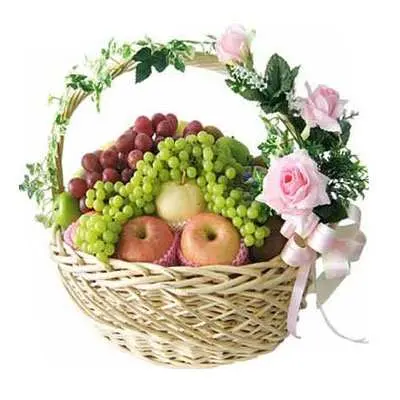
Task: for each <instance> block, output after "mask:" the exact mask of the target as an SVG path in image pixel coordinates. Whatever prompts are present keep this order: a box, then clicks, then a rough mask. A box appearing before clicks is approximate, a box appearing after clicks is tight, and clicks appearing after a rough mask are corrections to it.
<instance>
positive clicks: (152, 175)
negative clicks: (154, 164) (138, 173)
mask: <svg viewBox="0 0 400 400" xmlns="http://www.w3.org/2000/svg"><path fill="white" fill-rule="evenodd" d="M157 174H158V172H157V170H156V169H154V168H150V170H149V171H148V173H147V176H148V177H149V178H153V179H154V178H156V177H157Z"/></svg>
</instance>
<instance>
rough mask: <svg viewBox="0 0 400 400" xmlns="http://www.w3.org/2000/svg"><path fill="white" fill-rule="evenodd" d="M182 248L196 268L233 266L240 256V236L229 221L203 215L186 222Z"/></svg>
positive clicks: (211, 215) (206, 214) (218, 216)
mask: <svg viewBox="0 0 400 400" xmlns="http://www.w3.org/2000/svg"><path fill="white" fill-rule="evenodd" d="M180 246H181V252H182V255H183V256H184V257H185V258H186V260H188V261H189V262H191V263H193V264H194V265H231V264H232V262H233V260H234V259H235V258H236V256H237V254H238V253H239V249H240V236H239V233H238V231H237V230H236V228H235V227H234V226H233V225H232V223H231V222H230V221H229V220H228V219H226V218H224V217H222V216H220V215H216V214H210V213H201V214H198V215H196V216H194V217H192V218H190V220H189V221H188V222H187V223H186V225H185V227H184V228H183V231H182V237H181V244H180Z"/></svg>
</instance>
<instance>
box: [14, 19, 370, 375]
mask: <svg viewBox="0 0 400 400" xmlns="http://www.w3.org/2000/svg"><path fill="white" fill-rule="evenodd" d="M251 37H252V34H251V33H249V32H247V31H246V30H245V29H244V28H243V27H240V26H232V27H230V28H228V29H227V31H226V32H225V33H224V34H223V35H222V36H221V37H220V38H218V39H217V38H215V37H213V36H208V38H207V40H205V41H201V42H197V41H187V40H172V41H170V42H168V43H166V44H160V43H156V42H153V41H152V40H150V39H148V38H146V39H145V40H141V41H137V42H133V43H123V44H117V43H116V42H115V41H110V43H109V44H108V46H107V47H106V48H104V49H102V51H101V56H100V57H99V58H98V59H97V60H92V61H88V62H87V64H86V65H85V69H83V70H80V69H78V68H76V67H75V68H74V70H73V71H72V72H71V73H70V74H69V75H68V76H67V78H66V91H65V93H64V94H63V95H62V96H61V97H52V98H51V100H52V101H54V102H56V103H57V105H58V108H57V112H56V116H55V122H54V126H53V129H52V132H51V135H50V137H49V151H48V154H47V155H46V157H45V159H44V161H43V162H39V163H35V164H28V174H27V175H26V176H25V179H24V182H23V183H22V184H21V185H20V189H21V190H23V191H26V192H27V193H28V195H29V197H33V198H34V199H36V201H37V202H38V204H39V205H40V208H41V213H40V214H39V215H38V216H37V219H38V220H39V221H40V222H42V223H43V224H44V225H45V226H48V227H51V228H52V240H51V244H50V248H51V255H52V259H53V260H54V261H55V263H56V264H57V266H58V269H59V272H60V276H61V279H62V282H63V284H64V286H65V288H66V289H67V291H68V293H69V294H70V296H71V298H72V299H73V300H74V302H75V303H76V304H77V305H78V307H79V308H80V309H81V310H82V311H83V312H84V313H85V314H86V315H87V316H88V317H89V318H90V319H91V320H92V321H93V322H94V323H95V324H96V325H97V327H98V328H99V330H100V331H101V333H102V335H103V336H104V337H105V338H107V339H109V340H110V341H111V342H113V343H115V344H117V345H118V346H119V347H121V348H122V349H125V350H127V351H130V352H132V353H134V354H136V355H139V356H141V357H144V358H146V359H149V360H152V361H156V362H158V363H162V364H167V365H170V366H176V367H197V368H198V367H212V366H217V365H221V364H228V363H232V362H234V361H238V360H247V359H250V358H253V357H255V356H257V355H260V354H264V353H268V352H270V351H272V350H274V349H275V348H276V347H277V346H278V345H279V344H280V343H282V342H283V341H284V339H285V338H286V337H287V336H288V335H289V334H292V335H294V336H296V322H297V319H298V312H299V310H300V309H301V308H303V307H305V305H306V302H305V296H306V294H307V293H308V292H309V291H311V290H312V291H314V292H316V293H317V306H318V308H320V309H321V310H322V305H323V303H324V301H325V300H326V299H327V298H328V297H329V296H330V294H331V293H332V292H333V291H334V290H335V288H336V287H337V286H338V285H339V284H340V282H341V281H342V280H343V278H344V277H345V276H346V275H347V274H348V273H349V270H350V262H352V261H356V260H358V258H359V256H360V254H361V251H362V248H363V246H364V243H365V237H364V235H363V234H362V232H361V231H360V229H359V228H360V219H361V213H360V211H359V209H358V208H357V207H356V206H355V205H354V204H352V203H350V201H351V200H355V199H357V198H358V197H359V196H362V195H363V192H364V190H365V189H366V188H367V174H366V169H365V167H364V166H363V165H362V164H361V163H360V162H359V160H358V159H357V158H356V157H355V156H354V155H353V154H352V153H351V152H350V150H349V149H348V147H347V142H348V139H349V135H350V129H351V122H350V121H351V119H352V118H353V117H354V116H355V115H356V113H354V112H351V113H347V112H346V111H344V103H345V102H344V101H343V100H341V99H340V97H339V94H338V93H337V92H336V91H334V90H333V89H330V88H328V87H326V86H319V87H318V88H317V89H316V90H314V91H313V92H312V91H311V89H310V88H309V87H308V86H307V88H308V91H309V93H308V97H307V98H300V97H297V96H296V94H295V91H294V83H295V78H296V76H297V73H298V69H299V68H298V67H296V68H293V69H291V68H290V67H289V65H288V64H287V62H286V61H285V60H284V59H283V58H281V57H280V56H278V55H276V54H275V55H273V56H272V57H271V58H270V60H269V62H268V65H267V68H266V72H265V75H261V74H259V73H257V72H256V69H255V66H254V62H253V55H252V53H251ZM169 65H172V66H173V67H175V68H176V69H177V70H180V71H182V72H183V71H185V68H186V67H197V68H203V69H207V70H210V71H216V72H219V73H222V74H224V75H225V81H226V83H227V85H228V86H229V87H230V89H232V91H233V92H235V93H237V94H239V95H241V96H243V97H244V98H246V99H248V100H249V101H253V102H255V103H256V104H257V105H258V106H259V107H260V109H261V112H262V114H261V117H262V119H263V121H264V123H265V127H266V131H267V132H266V139H265V141H264V142H262V143H260V146H259V149H260V155H258V156H252V155H251V154H250V153H249V151H248V150H247V148H246V146H245V145H244V144H242V143H240V142H239V141H237V140H236V139H234V138H232V137H229V136H226V135H224V133H223V132H221V130H220V129H218V128H216V127H214V126H210V125H209V126H204V125H203V124H202V123H200V122H199V121H197V120H194V121H192V122H189V123H186V122H184V121H181V120H178V118H177V117H176V116H175V115H174V114H166V115H164V114H161V113H157V114H155V115H154V116H153V118H152V119H150V118H147V117H144V116H141V117H139V118H137V119H136V121H135V123H134V125H133V126H132V127H130V128H129V129H128V130H127V131H126V132H124V134H123V135H121V136H120V137H119V138H118V140H117V141H116V142H113V143H111V144H110V145H108V146H105V147H104V148H103V149H102V150H97V151H95V152H93V153H87V154H85V155H84V156H83V158H82V166H83V170H82V171H79V172H78V173H77V174H76V176H75V177H73V178H72V179H71V180H70V181H69V184H68V187H67V188H65V187H64V176H63V168H62V157H63V147H64V140H65V139H66V137H67V135H66V131H67V128H68V124H69V121H70V119H71V117H72V115H73V113H74V111H75V110H76V109H77V107H78V106H79V105H80V104H81V103H82V101H84V100H85V99H86V98H91V99H92V100H93V101H94V102H95V104H96V106H97V108H98V109H99V108H100V98H101V93H102V92H103V91H104V90H105V89H106V88H108V87H110V86H111V85H112V82H113V80H114V79H116V78H117V77H118V76H120V75H122V74H127V73H135V76H136V82H137V83H139V82H141V81H143V80H145V79H147V78H148V77H149V76H150V75H151V74H152V72H154V71H157V72H162V71H163V70H165V69H166V68H167V67H168V66H169ZM344 221H346V223H344ZM317 259H321V260H322V262H323V265H324V272H323V273H322V274H321V275H320V276H319V277H318V279H316V261H317ZM324 315H325V314H324Z"/></svg>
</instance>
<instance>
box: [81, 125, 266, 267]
mask: <svg viewBox="0 0 400 400" xmlns="http://www.w3.org/2000/svg"><path fill="white" fill-rule="evenodd" d="M219 140H220V139H219ZM219 140H218V141H217V142H215V138H214V136H213V135H211V134H208V133H206V132H205V131H202V132H200V133H198V134H197V135H188V136H186V137H184V138H178V139H173V138H171V137H167V138H166V139H165V140H163V141H161V142H160V143H158V146H157V147H158V153H157V154H153V153H151V152H146V153H145V154H144V156H143V159H142V160H140V161H138V162H137V164H136V171H135V172H134V174H133V176H132V178H131V179H130V181H129V182H128V183H126V184H123V183H122V182H116V183H115V184H113V183H111V182H102V181H98V182H96V184H95V185H94V188H93V189H89V190H88V191H87V193H86V206H87V207H88V208H89V209H92V210H94V211H95V212H96V214H93V215H85V216H83V217H81V220H80V226H79V228H78V232H77V238H76V244H77V246H78V247H79V248H80V249H81V250H83V251H85V252H88V253H89V254H93V255H96V257H97V258H99V259H100V260H102V261H104V262H106V261H107V259H108V257H109V256H111V255H112V254H113V252H114V251H115V246H116V243H117V242H118V237H119V233H120V232H121V230H122V226H123V224H124V223H126V222H127V221H128V220H129V219H131V218H135V217H138V216H141V215H153V214H155V213H156V198H157V195H158V194H159V193H160V189H161V186H162V184H163V183H165V182H168V181H175V182H178V183H182V184H183V183H185V181H186V180H192V181H194V180H195V181H196V183H197V185H198V186H199V187H200V189H201V191H202V193H203V196H204V199H205V203H206V205H207V210H208V211H209V212H212V213H216V214H219V215H222V216H224V217H226V218H229V219H230V220H231V221H232V223H233V225H234V226H235V227H236V228H237V229H238V231H239V232H240V234H241V236H242V238H243V241H244V243H245V245H246V246H248V247H250V246H262V245H263V242H264V239H265V238H266V237H267V236H268V235H269V229H268V228H267V226H266V225H265V223H266V219H267V217H266V216H265V215H264V214H263V212H262V207H261V204H260V203H258V202H257V201H255V200H254V199H252V198H251V195H250V193H248V192H247V191H246V190H245V189H243V187H244V185H243V183H244V182H243V177H242V173H243V170H244V166H243V165H242V164H240V163H239V162H238V160H237V158H235V157H234V155H233V153H232V151H231V150H230V148H229V146H228V145H224V142H223V141H221V142H220V141H219Z"/></svg>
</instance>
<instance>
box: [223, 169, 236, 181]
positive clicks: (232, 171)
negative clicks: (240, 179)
mask: <svg viewBox="0 0 400 400" xmlns="http://www.w3.org/2000/svg"><path fill="white" fill-rule="evenodd" d="M225 175H226V177H227V178H228V179H235V177H236V170H235V168H232V167H229V168H227V169H226V171H225Z"/></svg>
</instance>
